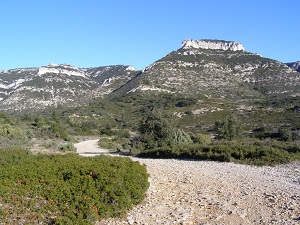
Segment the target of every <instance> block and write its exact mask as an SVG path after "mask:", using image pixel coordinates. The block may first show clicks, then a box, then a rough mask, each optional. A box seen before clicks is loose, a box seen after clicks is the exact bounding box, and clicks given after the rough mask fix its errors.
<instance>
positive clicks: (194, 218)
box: [77, 141, 300, 225]
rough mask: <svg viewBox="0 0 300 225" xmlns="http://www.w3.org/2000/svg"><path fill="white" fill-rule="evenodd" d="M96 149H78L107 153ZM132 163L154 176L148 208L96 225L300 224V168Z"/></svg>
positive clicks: (87, 144) (298, 165)
mask: <svg viewBox="0 0 300 225" xmlns="http://www.w3.org/2000/svg"><path fill="white" fill-rule="evenodd" d="M95 143H96V141H94V142H93V141H89V142H85V143H82V145H81V144H80V143H79V144H80V145H79V144H78V145H77V146H79V148H78V149H79V152H80V153H81V154H86V152H88V153H92V154H94V152H96V153H95V154H99V153H98V152H103V149H102V150H97V149H94V147H95ZM80 146H84V147H83V148H81V147H80ZM92 154H88V155H92ZM133 160H137V161H139V162H140V163H142V164H145V165H146V166H147V169H148V172H149V174H150V179H149V181H150V188H149V190H148V193H147V198H146V199H145V202H144V203H143V204H141V205H138V206H136V207H134V208H133V210H131V211H130V212H128V213H127V215H126V216H125V217H124V218H122V219H107V220H103V221H100V222H98V223H97V224H98V225H102V224H145V225H146V224H148V225H152V224H153V225H154V224H185V225H188V224H207V225H208V224H225V225H226V224H289V225H290V224H300V162H297V163H293V164H289V165H280V166H277V167H254V166H247V165H239V164H233V163H220V162H212V161H187V160H174V159H138V158H133Z"/></svg>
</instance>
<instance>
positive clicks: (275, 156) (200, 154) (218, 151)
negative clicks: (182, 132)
mask: <svg viewBox="0 0 300 225" xmlns="http://www.w3.org/2000/svg"><path fill="white" fill-rule="evenodd" d="M138 155H139V156H140V157H154V158H187V159H190V158H191V159H200V160H214V161H221V162H231V161H232V162H239V163H245V164H254V165H276V164H280V163H288V162H291V161H294V160H299V159H300V146H299V145H284V144H282V143H280V142H279V143H277V142H275V143H273V144H270V143H269V144H268V143H266V142H261V141H260V142H255V143H247V142H241V143H236V142H224V143H222V142H220V143H215V144H212V145H206V146H204V145H201V144H193V145H177V146H166V147H160V148H155V149H151V150H147V151H142V152H141V153H140V154H138Z"/></svg>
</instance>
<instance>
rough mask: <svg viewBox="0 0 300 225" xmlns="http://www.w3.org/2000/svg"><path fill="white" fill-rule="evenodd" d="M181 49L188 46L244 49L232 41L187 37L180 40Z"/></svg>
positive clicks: (233, 49) (232, 49)
mask: <svg viewBox="0 0 300 225" xmlns="http://www.w3.org/2000/svg"><path fill="white" fill-rule="evenodd" d="M181 47H182V48H183V49H189V48H202V49H220V50H231V51H245V48H244V46H243V45H242V44H241V43H238V42H233V41H221V40H192V39H187V40H184V41H183V42H182V46H181Z"/></svg>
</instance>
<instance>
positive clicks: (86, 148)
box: [74, 140, 109, 156]
mask: <svg viewBox="0 0 300 225" xmlns="http://www.w3.org/2000/svg"><path fill="white" fill-rule="evenodd" d="M98 141H99V140H87V141H82V142H79V143H77V144H75V145H74V146H75V148H77V152H78V153H79V155H82V156H95V155H99V154H105V153H109V151H108V150H107V149H104V148H100V147H99V146H98Z"/></svg>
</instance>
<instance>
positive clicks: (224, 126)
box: [214, 115, 243, 141]
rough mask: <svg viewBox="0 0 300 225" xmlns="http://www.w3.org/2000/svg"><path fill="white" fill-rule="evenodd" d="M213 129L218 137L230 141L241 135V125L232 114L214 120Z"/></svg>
mask: <svg viewBox="0 0 300 225" xmlns="http://www.w3.org/2000/svg"><path fill="white" fill-rule="evenodd" d="M214 130H215V132H216V133H217V134H218V135H219V138H221V139H225V140H230V141H231V140H235V139H239V138H241V137H242V136H243V134H242V131H243V129H242V125H241V123H240V121H239V120H238V119H237V118H236V117H235V116H233V115H229V116H226V117H225V118H224V119H222V120H218V121H216V122H215V127H214Z"/></svg>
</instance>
